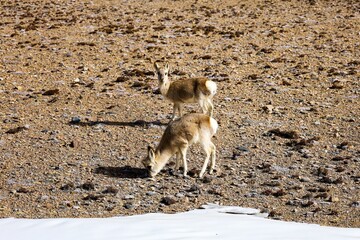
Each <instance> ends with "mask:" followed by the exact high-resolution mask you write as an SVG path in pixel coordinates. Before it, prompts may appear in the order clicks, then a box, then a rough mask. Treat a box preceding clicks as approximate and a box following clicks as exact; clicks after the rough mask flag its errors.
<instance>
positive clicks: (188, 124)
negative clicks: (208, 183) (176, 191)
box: [143, 113, 218, 178]
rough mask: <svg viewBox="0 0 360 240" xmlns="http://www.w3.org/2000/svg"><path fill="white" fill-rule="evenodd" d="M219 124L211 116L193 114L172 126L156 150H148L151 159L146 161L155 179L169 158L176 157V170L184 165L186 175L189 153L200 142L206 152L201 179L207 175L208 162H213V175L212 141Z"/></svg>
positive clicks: (212, 164) (212, 163)
mask: <svg viewBox="0 0 360 240" xmlns="http://www.w3.org/2000/svg"><path fill="white" fill-rule="evenodd" d="M217 128H218V123H217V122H216V120H215V119H213V118H212V117H209V116H207V115H205V114H201V113H190V114H187V115H185V116H183V117H181V118H179V119H177V120H175V121H172V122H170V123H169V125H168V126H167V128H166V129H165V132H164V134H163V136H162V138H161V140H160V143H159V145H158V146H157V148H156V150H154V149H153V148H152V147H150V146H149V147H148V156H147V157H146V158H145V159H144V160H143V164H144V166H145V168H146V169H147V170H148V172H149V175H150V176H151V177H154V176H155V175H156V174H158V173H159V172H160V170H161V169H162V168H163V167H164V166H165V164H166V163H167V162H168V161H169V159H170V158H171V157H172V156H173V155H175V154H176V157H177V159H176V165H175V169H176V170H178V169H179V167H180V164H181V162H182V166H183V168H184V176H186V175H187V162H186V151H187V149H188V147H189V146H190V145H192V144H193V143H200V144H201V146H202V148H203V149H204V151H205V152H206V158H205V161H204V164H203V166H202V169H201V172H200V174H199V177H200V178H202V177H203V176H204V173H205V170H206V167H207V166H208V163H209V159H211V164H210V171H209V173H210V174H211V173H212V172H213V170H214V168H215V158H216V153H215V152H216V147H215V145H214V144H213V143H212V142H211V138H212V137H213V136H214V135H215V133H216V131H217Z"/></svg>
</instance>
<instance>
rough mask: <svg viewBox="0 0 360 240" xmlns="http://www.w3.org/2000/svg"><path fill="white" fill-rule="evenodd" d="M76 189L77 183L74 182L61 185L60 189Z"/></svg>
mask: <svg viewBox="0 0 360 240" xmlns="http://www.w3.org/2000/svg"><path fill="white" fill-rule="evenodd" d="M74 189H75V185H74V183H72V182H70V183H67V184H64V185H62V186H61V187H60V190H63V191H70V190H74Z"/></svg>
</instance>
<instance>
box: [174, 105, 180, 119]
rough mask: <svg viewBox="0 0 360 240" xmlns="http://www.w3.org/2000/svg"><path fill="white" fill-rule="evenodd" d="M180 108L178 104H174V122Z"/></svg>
mask: <svg viewBox="0 0 360 240" xmlns="http://www.w3.org/2000/svg"><path fill="white" fill-rule="evenodd" d="M178 107H179V104H178V103H174V107H173V114H172V120H175V118H176V110H177V109H178Z"/></svg>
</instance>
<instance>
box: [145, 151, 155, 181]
mask: <svg viewBox="0 0 360 240" xmlns="http://www.w3.org/2000/svg"><path fill="white" fill-rule="evenodd" d="M155 159H156V157H155V150H154V149H153V148H152V147H150V146H148V155H147V156H146V157H145V158H144V160H142V164H143V165H144V167H145V169H146V170H147V171H148V174H149V175H150V176H151V177H154V176H155V175H156V174H157V172H156V171H155V170H154V168H155V162H156V161H155Z"/></svg>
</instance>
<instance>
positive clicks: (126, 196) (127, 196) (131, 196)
mask: <svg viewBox="0 0 360 240" xmlns="http://www.w3.org/2000/svg"><path fill="white" fill-rule="evenodd" d="M134 198H135V197H134V195H125V196H124V197H123V199H124V200H131V199H134Z"/></svg>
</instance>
